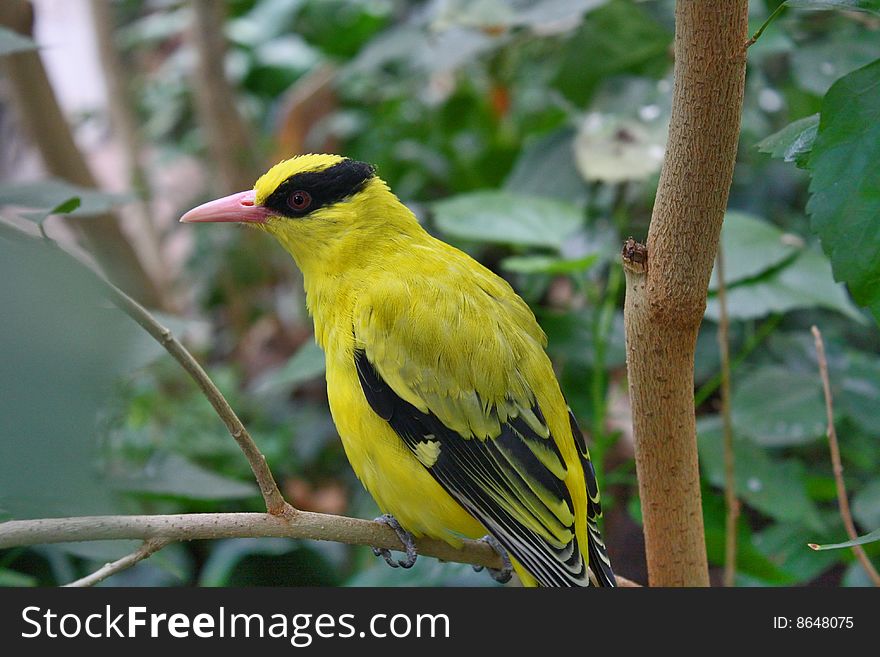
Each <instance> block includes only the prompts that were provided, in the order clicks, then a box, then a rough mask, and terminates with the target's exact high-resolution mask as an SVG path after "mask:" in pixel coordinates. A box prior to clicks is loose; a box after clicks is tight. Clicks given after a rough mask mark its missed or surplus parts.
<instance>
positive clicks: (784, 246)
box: [709, 210, 797, 290]
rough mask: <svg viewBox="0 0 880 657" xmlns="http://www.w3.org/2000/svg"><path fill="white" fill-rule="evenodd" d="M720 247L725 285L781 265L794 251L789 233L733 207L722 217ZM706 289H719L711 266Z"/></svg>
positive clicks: (716, 277) (715, 274)
mask: <svg viewBox="0 0 880 657" xmlns="http://www.w3.org/2000/svg"><path fill="white" fill-rule="evenodd" d="M721 246H722V248H723V249H724V282H725V283H727V287H728V288H730V286H731V285H733V284H734V283H737V282H739V281H742V280H744V279H747V278H754V277H755V276H757V275H758V274H761V273H763V272H765V271H767V270H769V269H772V268H774V267H776V266H778V265H780V264H781V263H783V262H785V261H786V260H788V259H789V258H791V256H792V255H794V254H795V253H796V252H797V248H796V246H795V244H794V241H793V240H792V239H791V236H790V235H786V234H785V233H783V232H782V231H781V230H779V229H778V228H777V227H776V226H774V225H773V224H771V223H769V222H767V221H764V220H763V219H760V218H758V217H755V216H754V215H750V214H747V213H745V212H737V211H735V210H731V211H730V212H728V213H727V214H726V215H725V217H724V224H723V225H722V228H721ZM709 289H710V290H716V289H718V276H717V272H716V271H715V270H714V269H713V270H712V278H711V280H710V281H709Z"/></svg>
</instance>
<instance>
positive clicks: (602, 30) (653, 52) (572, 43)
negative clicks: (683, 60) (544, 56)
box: [554, 0, 672, 106]
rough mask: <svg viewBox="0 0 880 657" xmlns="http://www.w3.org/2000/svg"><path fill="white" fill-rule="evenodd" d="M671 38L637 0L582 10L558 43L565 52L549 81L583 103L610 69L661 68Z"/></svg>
mask: <svg viewBox="0 0 880 657" xmlns="http://www.w3.org/2000/svg"><path fill="white" fill-rule="evenodd" d="M671 43H672V33H671V32H670V31H669V30H668V29H667V28H666V27H664V26H663V25H661V24H660V23H659V22H658V21H656V20H655V19H654V18H653V17H652V16H651V14H650V13H649V12H648V11H647V10H646V9H645V8H644V7H642V6H640V4H639V3H634V2H630V1H629V0H613V1H612V2H609V3H608V4H606V5H605V6H603V7H600V8H599V9H597V10H596V11H594V12H591V13H590V14H588V15H587V17H586V19H585V20H584V22H583V25H582V26H581V27H580V28H579V29H578V31H577V32H576V33H575V34H574V36H573V37H572V38H571V39H570V40H569V41H568V42H567V43H566V44H564V46H563V47H564V48H565V52H566V57H565V60H564V61H563V63H562V65H561V66H560V68H559V72H558V73H557V76H556V79H555V80H554V85H555V86H556V87H557V88H558V89H559V90H560V91H562V93H563V94H565V96H567V97H568V99H569V100H571V101H572V102H574V103H576V104H577V105H578V106H585V105H586V102H587V100H588V99H589V98H590V96H592V94H593V92H594V91H595V90H596V88H597V87H598V86H599V84H600V83H601V82H602V81H603V80H605V79H607V78H609V77H611V76H613V75H618V74H622V73H636V74H653V75H654V77H659V76H662V75H663V74H665V73H666V71H668V69H669V64H670V62H669V61H668V59H667V58H666V57H665V55H666V53H667V51H668V48H669V45H670V44H671ZM584 62H590V65H589V66H584Z"/></svg>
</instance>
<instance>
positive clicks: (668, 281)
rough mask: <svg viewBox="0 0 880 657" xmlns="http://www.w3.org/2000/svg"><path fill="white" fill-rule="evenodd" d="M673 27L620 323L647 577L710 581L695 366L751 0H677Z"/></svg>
mask: <svg viewBox="0 0 880 657" xmlns="http://www.w3.org/2000/svg"><path fill="white" fill-rule="evenodd" d="M675 24H676V29H675V72H674V73H675V84H674V88H673V96H672V116H671V119H670V126H669V139H668V145H667V148H666V156H665V159H664V163H663V170H662V172H661V175H660V183H659V186H658V190H657V199H656V202H655V204H654V211H653V215H652V217H651V224H650V228H649V230H648V242H647V250H646V251H645V253H644V254H643V259H644V262H643V263H641V264H642V266H641V267H632V266H628V267H627V269H626V274H627V294H626V304H625V307H624V319H625V325H626V342H627V370H628V378H629V388H630V397H631V402H632V410H633V430H634V434H635V439H636V469H637V474H638V479H639V494H640V498H641V503H642V516H643V518H644V530H645V552H646V557H647V562H648V575H649V581H650V583H651V585H652V586H708V584H709V574H708V563H707V560H706V541H705V536H704V529H703V514H702V502H701V498H700V471H699V466H698V462H697V446H696V419H695V415H694V381H693V364H694V352H695V347H696V338H697V332H698V331H699V326H700V322H701V321H702V317H703V312H704V310H705V307H706V291H707V288H708V283H709V277H710V275H711V273H712V265H713V261H714V259H715V253H716V250H717V246H718V237H719V233H720V231H721V222H722V220H723V218H724V211H725V208H726V205H727V196H728V193H729V190H730V182H731V179H732V176H733V165H734V160H735V157H736V147H737V140H738V136H739V123H740V114H741V111H742V99H743V89H744V84H745V65H746V58H745V50H744V49H743V44H744V43H745V42H746V39H747V38H748V2H747V0H727V1H726V2H699V1H698V0H679V2H677V3H676V11H675Z"/></svg>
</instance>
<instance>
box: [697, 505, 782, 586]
mask: <svg viewBox="0 0 880 657" xmlns="http://www.w3.org/2000/svg"><path fill="white" fill-rule="evenodd" d="M726 515H727V512H726V509H725V507H724V498H723V497H722V496H721V495H720V494H718V493H715V492H714V491H713V490H712V489H711V488H708V487H706V488H704V490H703V518H704V522H705V531H706V553H707V555H706V556H708V557H709V563H710V564H713V565H718V566H721V565H723V564H724V557H725V547H726V546H725V543H726V538H727V527H726V526H725V516H726ZM736 534H737V549H736V574H737V584H738V585H740V586H741V585H742V582H741V581H740V580H742V579H747V578H754V579H756V580H759V581H760V583H761V584H762V585H763V586H767V585H780V584H782V585H784V584H794V583H795V582H796V581H797V579H796V578H795V577H793V576H792V575H791V574H790V573H787V572H785V571H784V570H782V569H780V568H779V566H778V564H777V563H776V562H775V561H773V560H772V559H768V558H767V557H766V556H765V555H764V554H763V553H762V552H761V551H759V550H758V549H757V548H756V547H755V545H754V544H755V543H756V540H755V535H754V534H753V533H752V530H751V528H750V527H749V524H748V523H747V522H738V523H737V530H736Z"/></svg>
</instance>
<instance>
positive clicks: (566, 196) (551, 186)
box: [504, 127, 587, 204]
mask: <svg viewBox="0 0 880 657" xmlns="http://www.w3.org/2000/svg"><path fill="white" fill-rule="evenodd" d="M574 136H575V132H574V130H572V129H571V128H568V127H566V128H562V129H560V130H557V131H556V132H553V133H551V134H549V135H545V136H543V137H539V138H537V139H533V140H531V141H529V142H527V143H526V145H525V146H524V147H523V149H522V152H521V153H520V155H519V157H518V158H517V160H516V163H515V164H514V165H513V169H512V170H511V172H510V175H508V176H507V179H506V180H505V181H504V189H507V190H509V191H511V192H514V193H517V194H521V195H522V194H530V195H531V194H534V195H536V196H546V197H548V198H555V199H559V200H562V201H568V202H570V203H574V204H580V203H582V202H583V201H584V200H585V198H586V195H587V186H586V185H585V184H584V181H583V179H582V178H581V177H580V175H579V174H578V172H577V167H576V166H575V163H574V152H573V150H572V142H573V141H574Z"/></svg>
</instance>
